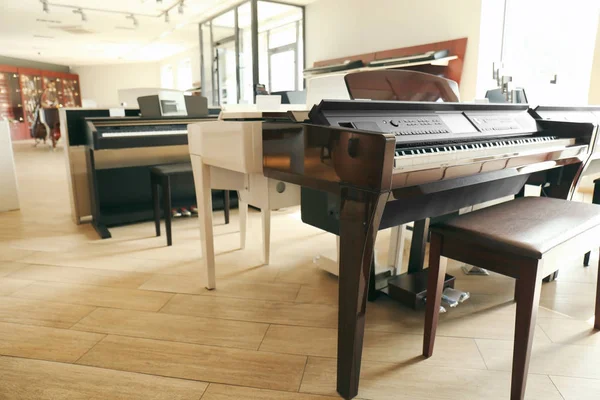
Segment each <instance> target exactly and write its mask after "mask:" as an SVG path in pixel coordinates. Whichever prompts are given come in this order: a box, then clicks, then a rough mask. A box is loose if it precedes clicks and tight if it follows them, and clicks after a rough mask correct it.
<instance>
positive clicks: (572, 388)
mask: <svg viewBox="0 0 600 400" xmlns="http://www.w3.org/2000/svg"><path fill="white" fill-rule="evenodd" d="M550 379H552V382H553V383H554V384H555V385H556V388H557V389H558V390H559V391H560V394H562V396H563V397H564V399H565V400H598V399H600V380H596V379H583V378H570V377H567V376H554V375H553V376H550Z"/></svg>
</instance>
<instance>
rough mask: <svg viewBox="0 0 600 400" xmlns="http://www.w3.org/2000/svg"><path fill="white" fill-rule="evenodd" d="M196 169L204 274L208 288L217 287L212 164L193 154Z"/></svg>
mask: <svg viewBox="0 0 600 400" xmlns="http://www.w3.org/2000/svg"><path fill="white" fill-rule="evenodd" d="M191 159H192V168H193V169H194V186H195V187H196V200H197V201H198V223H199V224H200V240H201V242H202V258H203V262H202V269H203V271H202V274H203V275H205V278H206V288H207V289H214V288H215V287H216V278H215V244H214V236H213V215H212V192H211V183H210V166H208V165H206V164H204V163H203V162H202V158H201V157H199V156H196V155H192V156H191Z"/></svg>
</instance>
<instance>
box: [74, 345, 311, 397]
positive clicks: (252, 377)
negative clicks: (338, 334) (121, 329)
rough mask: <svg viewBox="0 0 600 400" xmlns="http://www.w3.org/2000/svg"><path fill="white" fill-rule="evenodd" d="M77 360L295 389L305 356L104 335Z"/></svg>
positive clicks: (212, 380) (138, 369) (125, 368)
mask: <svg viewBox="0 0 600 400" xmlns="http://www.w3.org/2000/svg"><path fill="white" fill-rule="evenodd" d="M79 363H80V364H84V365H91V366H97V367H103V368H110V369H118V370H125V371H132V372H143V373H147V374H154V375H162V376H169V377H177V378H186V379H194V380H201V381H208V382H216V383H226V384H232V385H241V386H251V387H257V388H263V389H274V390H285V391H297V390H298V387H299V386H300V380H301V379H302V372H303V371H304V365H305V363H306V358H305V357H300V356H291V355H284V354H273V353H264V352H258V351H249V350H238V349H228V348H224V347H211V346H200V345H195V344H187V343H175V342H164V341H158V340H149V339H135V338H127V337H122V336H108V337H106V338H105V339H104V340H103V341H102V342H100V343H99V344H98V345H97V346H95V347H94V348H93V349H92V350H90V351H89V352H88V353H87V354H86V355H85V356H83V357H82V358H81V360H79Z"/></svg>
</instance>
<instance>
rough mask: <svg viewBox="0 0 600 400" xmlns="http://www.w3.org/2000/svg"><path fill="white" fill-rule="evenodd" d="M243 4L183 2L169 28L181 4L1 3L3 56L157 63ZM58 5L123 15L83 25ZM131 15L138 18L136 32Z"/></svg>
mask: <svg viewBox="0 0 600 400" xmlns="http://www.w3.org/2000/svg"><path fill="white" fill-rule="evenodd" d="M313 1H315V0H288V1H286V2H287V3H294V4H302V5H305V4H309V3H312V2H313ZM240 2H241V1H240V0H184V5H185V6H184V9H185V12H184V14H183V15H180V14H179V13H178V12H177V7H175V8H173V9H172V10H171V12H170V13H169V18H170V21H169V22H168V23H167V22H165V18H164V15H161V14H162V13H163V12H164V11H165V10H166V9H168V8H170V7H171V6H173V5H177V4H178V3H179V0H163V1H156V0H101V1H98V0H51V1H49V11H50V12H49V13H44V12H43V8H42V2H41V1H40V0H0V10H1V11H0V55H3V56H9V57H17V58H25V59H30V60H36V61H43V62H51V63H56V64H62V65H69V66H75V65H95V64H116V63H126V62H143V61H158V60H161V59H163V58H165V57H169V56H171V55H174V54H177V53H180V52H182V51H184V50H187V49H189V48H191V47H194V46H197V45H198V25H197V23H198V22H200V21H202V20H205V19H206V18H208V17H210V16H212V15H215V14H217V13H219V12H220V11H222V10H225V9H227V8H229V7H231V6H232V5H235V4H238V3H240ZM58 5H70V6H74V7H82V8H84V9H85V8H91V9H97V10H111V11H118V12H122V13H123V14H109V13H105V12H102V11H91V10H90V11H84V12H85V15H86V17H87V21H85V22H84V21H82V19H81V16H80V15H79V14H76V13H73V9H69V8H63V7H59V6H58ZM127 13H133V14H136V15H137V16H136V18H137V20H138V22H139V26H138V27H137V28H136V27H134V24H133V21H132V20H131V19H127V18H126V15H127Z"/></svg>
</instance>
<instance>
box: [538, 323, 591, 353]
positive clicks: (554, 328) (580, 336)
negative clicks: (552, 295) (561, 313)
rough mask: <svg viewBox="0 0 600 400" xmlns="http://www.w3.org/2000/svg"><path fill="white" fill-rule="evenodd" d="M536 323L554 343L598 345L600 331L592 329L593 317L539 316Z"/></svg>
mask: <svg viewBox="0 0 600 400" xmlns="http://www.w3.org/2000/svg"><path fill="white" fill-rule="evenodd" d="M537 325H538V327H540V328H541V329H542V330H543V331H544V333H545V334H546V335H547V336H548V337H549V338H550V340H551V341H553V342H554V343H563V344H578V345H585V346H600V331H598V330H594V324H593V319H590V320H589V321H581V320H578V319H560V320H559V319H546V318H539V319H538V322H537Z"/></svg>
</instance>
